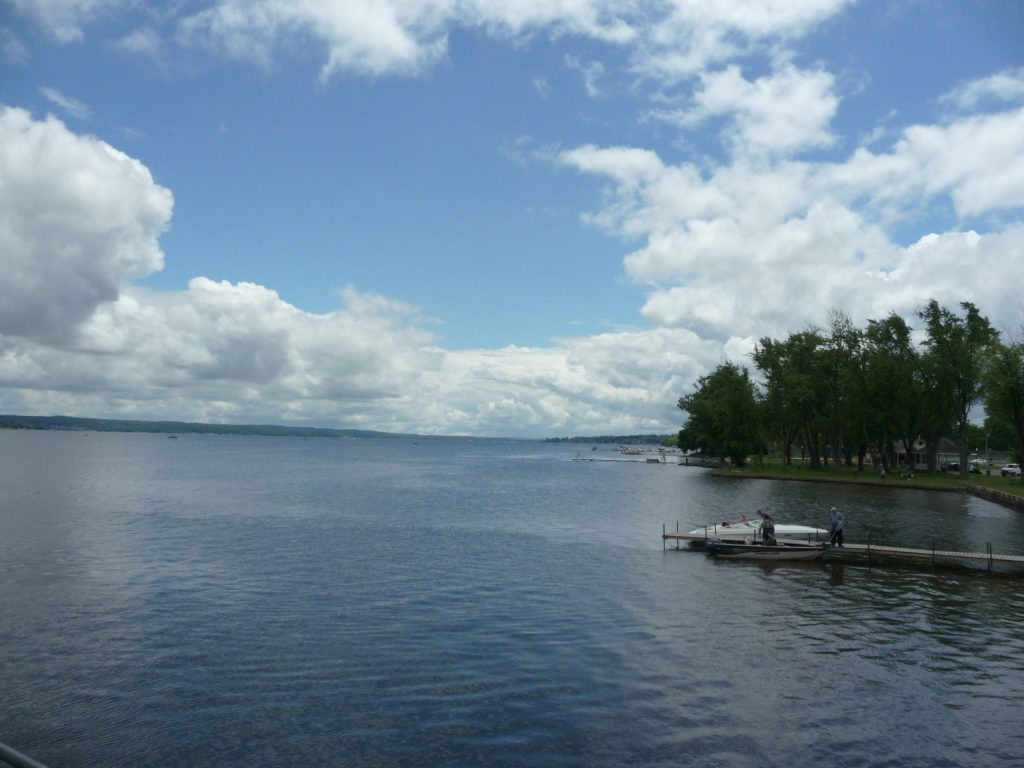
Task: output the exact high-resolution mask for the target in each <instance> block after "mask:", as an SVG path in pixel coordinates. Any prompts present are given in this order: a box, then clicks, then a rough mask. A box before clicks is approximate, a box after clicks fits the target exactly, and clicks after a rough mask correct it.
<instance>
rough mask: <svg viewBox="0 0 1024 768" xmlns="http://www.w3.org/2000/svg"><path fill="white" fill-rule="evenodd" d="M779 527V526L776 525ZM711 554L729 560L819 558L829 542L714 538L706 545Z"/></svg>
mask: <svg viewBox="0 0 1024 768" xmlns="http://www.w3.org/2000/svg"><path fill="white" fill-rule="evenodd" d="M776 528H778V526H776ZM705 549H706V550H707V553H708V554H709V555H714V556H715V557H719V558H724V559H727V560H762V561H765V560H766V561H769V562H774V561H781V560H817V559H818V558H820V557H821V556H822V555H824V554H825V550H827V549H828V543H821V544H739V543H736V542H731V541H720V540H718V539H713V540H711V541H709V542H708V543H707V545H706V546H705Z"/></svg>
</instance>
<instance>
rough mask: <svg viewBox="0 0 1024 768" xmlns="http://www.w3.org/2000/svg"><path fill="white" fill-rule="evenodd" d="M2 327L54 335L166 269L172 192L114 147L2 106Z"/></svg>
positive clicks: (69, 331)
mask: <svg viewBox="0 0 1024 768" xmlns="http://www.w3.org/2000/svg"><path fill="white" fill-rule="evenodd" d="M0 178H2V179H3V180H4V183H3V184H0V254H2V259H3V267H4V268H3V269H2V270H0V299H2V300H0V334H4V335H8V336H22V337H26V338H33V339H46V340H50V341H60V340H66V339H68V338H70V337H71V336H73V334H74V332H75V331H76V329H77V327H78V325H79V324H80V323H81V322H82V321H83V320H85V319H87V318H88V317H89V316H90V315H91V314H92V312H93V311H94V310H95V309H96V308H97V307H98V306H100V305H101V304H103V303H105V302H110V301H114V300H115V299H116V298H117V296H118V291H119V288H120V286H121V285H122V284H123V283H124V282H125V281H127V280H130V279H133V278H138V277H141V276H144V275H146V274H149V273H151V272H154V271H156V270H159V269H161V268H162V267H163V252H162V251H161V250H160V247H159V244H158V241H157V239H158V237H159V236H160V234H161V232H163V230H164V229H165V228H166V226H167V223H168V221H169V220H170V216H171V208H172V206H173V199H172V197H171V193H170V192H169V191H167V190H166V189H164V188H163V187H161V186H159V185H158V184H156V183H155V182H154V181H153V178H152V176H151V175H150V173H149V171H148V170H147V169H146V168H145V167H144V166H143V165H142V164H141V163H139V162H138V161H136V160H133V159H132V158H130V157H128V156H127V155H125V154H123V153H122V152H119V151H117V150H116V149H114V148H113V147H111V146H110V145H108V144H106V143H104V142H102V141H99V140H97V139H94V138H91V137H83V136H79V135H76V134H74V133H72V132H71V131H69V130H68V129H67V128H66V127H65V125H64V124H63V123H61V122H60V121H59V120H57V119H55V118H52V117H49V118H46V119H45V120H42V121H37V120H34V119H33V118H32V116H31V115H30V114H29V113H28V112H26V111H24V110H21V109H15V108H9V107H8V108H4V109H3V110H2V111H0Z"/></svg>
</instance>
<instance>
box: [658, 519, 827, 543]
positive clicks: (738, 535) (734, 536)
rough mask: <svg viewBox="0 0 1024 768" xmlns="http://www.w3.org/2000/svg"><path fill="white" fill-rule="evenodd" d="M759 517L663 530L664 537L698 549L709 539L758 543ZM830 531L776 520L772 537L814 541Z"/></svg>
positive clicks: (786, 541)
mask: <svg viewBox="0 0 1024 768" xmlns="http://www.w3.org/2000/svg"><path fill="white" fill-rule="evenodd" d="M762 522H763V521H762V520H760V519H757V520H746V519H743V518H741V519H739V520H737V521H729V520H726V521H725V522H721V523H710V524H708V525H705V526H704V527H702V528H694V529H693V530H692V531H689V532H688V533H675V534H666V538H674V539H676V540H683V541H686V542H688V543H689V545H690V546H691V547H693V548H696V549H699V548H700V547H703V546H705V545H706V544H707V543H708V542H710V541H712V540H717V541H722V542H732V543H734V544H760V543H761V541H762V536H761V525H762ZM828 537H829V533H828V531H827V530H825V529H824V528H814V527H813V526H810V525H793V524H790V523H776V524H775V538H776V540H777V541H778V542H779V543H780V544H817V543H819V542H826V541H828Z"/></svg>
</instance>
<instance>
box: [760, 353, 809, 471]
mask: <svg viewBox="0 0 1024 768" xmlns="http://www.w3.org/2000/svg"><path fill="white" fill-rule="evenodd" d="M787 352H788V350H787V345H786V343H785V342H781V341H776V340H775V339H770V338H767V337H765V338H763V339H761V340H760V341H759V342H758V343H757V345H756V346H755V347H754V351H753V353H751V357H752V358H753V360H754V364H755V365H756V366H757V368H758V370H759V371H760V372H761V375H762V376H763V377H764V392H763V396H762V401H761V404H762V413H763V416H764V426H765V434H766V435H770V436H771V438H770V440H769V442H770V443H774V444H775V445H776V446H777V448H778V449H779V451H781V453H782V455H783V460H784V462H785V463H786V464H791V463H792V461H793V441H794V440H795V439H796V436H797V434H799V432H800V420H799V415H798V413H797V410H796V404H795V402H794V398H793V397H791V385H792V384H793V382H792V378H793V377H792V375H791V373H792V371H791V368H790V366H789V361H788V354H787Z"/></svg>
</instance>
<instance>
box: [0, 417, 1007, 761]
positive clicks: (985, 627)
mask: <svg viewBox="0 0 1024 768" xmlns="http://www.w3.org/2000/svg"><path fill="white" fill-rule="evenodd" d="M577 450H581V451H582V452H583V453H584V454H585V458H593V457H599V458H606V459H616V458H618V454H616V453H614V452H612V451H608V450H604V451H599V452H590V447H589V446H576V445H566V444H561V445H559V444H542V443H533V442H517V441H504V440H470V439H430V438H415V439H413V438H400V439H329V438H283V437H282V438H270V437H227V436H220V437H218V436H198V435H181V436H180V438H179V439H168V437H167V436H166V435H146V434H112V433H90V434H83V433H74V432H66V433H58V432H21V431H19V432H14V431H0V659H2V662H3V666H2V680H3V686H4V696H3V697H2V699H0V741H2V742H4V743H7V744H8V745H10V746H12V747H14V748H16V749H18V750H20V751H22V752H25V753H27V754H29V755H31V756H32V757H34V758H35V759H37V760H40V761H42V762H44V763H46V764H48V765H49V766H50V768H76V767H78V766H190V767H193V768H194V767H196V766H210V767H214V766H217V767H221V766H223V767H228V766H279V765H303V766H473V765H486V766H551V765H558V766H609V767H610V766H626V765H631V766H662V765H663V766H679V765H686V766H751V767H753V766H822V765H827V766H971V767H972V768H976V767H978V766H1006V767H1007V768H1010V767H1011V766H1013V767H1014V768H1017V767H1019V766H1020V765H1022V764H1024V736H1022V734H1024V578H1021V577H1013V576H1008V575H1001V574H987V573H985V572H984V571H983V570H981V571H979V570H964V569H953V570H951V569H932V568H929V567H928V566H926V565H925V566H913V567H911V566H892V565H889V566H884V567H883V566H879V565H877V564H876V565H874V566H872V567H867V566H861V565H856V566H855V565H849V564H848V565H842V564H839V563H829V562H827V561H825V562H819V563H811V564H800V563H796V564H775V565H762V564H754V563H742V562H726V561H715V560H713V559H710V558H708V557H706V556H705V555H703V554H700V553H695V552H689V551H675V550H672V549H669V550H663V548H662V542H661V530H662V525H663V524H667V525H668V526H669V527H670V529H674V527H675V525H676V523H677V522H678V523H679V525H680V527H681V528H684V529H689V528H693V527H697V526H698V525H701V524H704V523H705V522H711V521H716V520H717V521H721V520H724V519H727V518H729V517H732V518H735V517H737V516H738V515H739V514H741V513H745V514H747V515H748V516H750V515H751V514H752V513H753V512H754V511H755V510H756V509H758V508H765V509H769V510H771V511H773V512H774V513H775V515H776V519H777V520H779V521H780V522H792V523H803V524H813V525H819V526H824V525H825V523H826V521H827V511H828V509H829V507H831V506H832V505H833V504H835V505H838V506H839V507H840V508H842V510H843V512H844V513H845V515H846V520H847V525H846V535H847V540H848V541H863V540H865V539H866V537H867V535H868V534H869V533H870V535H871V537H872V541H873V542H876V543H894V544H905V545H916V546H930V545H931V544H932V543H933V542H934V543H935V545H936V546H938V547H939V548H946V547H948V548H952V549H970V550H978V551H983V550H984V549H985V545H986V543H988V542H993V543H994V544H995V546H996V547H997V549H1008V550H1013V551H1016V552H1021V551H1024V514H1022V513H1021V512H1017V511H1013V510H1010V509H1005V508H1003V507H1000V506H997V505H995V504H992V503H990V502H986V501H982V500H979V499H974V498H971V497H966V496H961V495H958V494H946V493H935V492H924V491H898V490H894V489H890V488H869V489H865V488H857V487H852V486H824V485H820V484H811V483H792V482H790V483H787V482H780V481H754V480H731V479H716V478H713V477H711V476H710V474H709V473H708V472H707V471H706V470H701V469H696V468H687V467H679V466H675V465H673V464H671V463H670V464H668V465H651V464H646V463H643V462H629V461H573V460H572V459H573V457H574V456H575V454H576V451H577Z"/></svg>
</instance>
